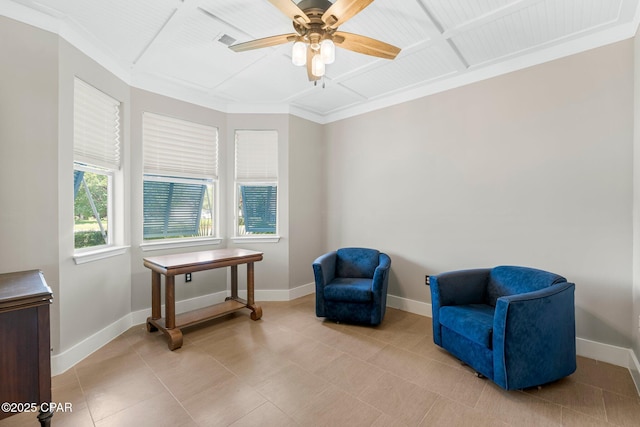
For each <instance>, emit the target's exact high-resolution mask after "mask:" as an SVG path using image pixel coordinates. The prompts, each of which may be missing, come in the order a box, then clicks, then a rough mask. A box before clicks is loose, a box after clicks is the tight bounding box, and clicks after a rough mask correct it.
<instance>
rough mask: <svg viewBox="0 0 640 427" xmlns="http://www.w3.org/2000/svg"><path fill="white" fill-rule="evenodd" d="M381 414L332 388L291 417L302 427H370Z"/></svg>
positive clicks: (299, 408) (300, 408)
mask: <svg viewBox="0 0 640 427" xmlns="http://www.w3.org/2000/svg"><path fill="white" fill-rule="evenodd" d="M380 414H381V413H380V411H378V410H376V409H374V408H372V407H371V406H369V405H367V404H366V403H364V402H362V401H360V400H358V399H356V398H355V397H353V396H352V395H350V394H347V393H345V392H343V391H340V390H338V389H337V388H336V387H333V386H332V387H330V388H328V389H327V390H325V391H324V392H322V393H320V394H319V395H318V396H317V397H316V398H315V399H313V400H310V401H308V402H306V403H305V404H304V405H301V406H299V407H298V408H297V409H296V410H295V411H294V412H293V413H292V414H291V417H292V418H294V419H295V420H296V421H297V422H298V423H299V424H300V425H302V426H309V427H311V426H314V427H334V426H349V427H359V426H361V427H369V426H370V425H371V424H372V423H373V422H374V421H375V420H376V419H377V418H378V417H379V416H380Z"/></svg>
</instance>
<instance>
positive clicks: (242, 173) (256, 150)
mask: <svg viewBox="0 0 640 427" xmlns="http://www.w3.org/2000/svg"><path fill="white" fill-rule="evenodd" d="M236 179H237V180H243V181H253V182H259V181H277V179H278V132H277V131H274V130H269V131H253V130H239V131H236Z"/></svg>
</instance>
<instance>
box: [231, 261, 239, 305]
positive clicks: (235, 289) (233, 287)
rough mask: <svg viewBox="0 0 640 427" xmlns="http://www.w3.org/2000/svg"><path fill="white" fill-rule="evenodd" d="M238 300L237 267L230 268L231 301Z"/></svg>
mask: <svg viewBox="0 0 640 427" xmlns="http://www.w3.org/2000/svg"><path fill="white" fill-rule="evenodd" d="M237 298H238V266H237V265H232V266H231V299H237Z"/></svg>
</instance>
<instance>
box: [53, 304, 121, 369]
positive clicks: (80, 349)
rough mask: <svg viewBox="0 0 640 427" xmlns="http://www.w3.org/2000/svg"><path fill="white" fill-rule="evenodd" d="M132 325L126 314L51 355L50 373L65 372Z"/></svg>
mask: <svg viewBox="0 0 640 427" xmlns="http://www.w3.org/2000/svg"><path fill="white" fill-rule="evenodd" d="M133 325H134V324H133V323H132V322H131V314H128V315H126V316H124V317H122V318H120V319H119V320H116V321H115V322H113V323H112V324H110V325H109V326H107V327H106V328H104V329H102V330H100V331H98V332H96V333H95V334H93V335H91V336H89V337H87V338H85V339H84V340H82V341H80V342H79V343H77V344H75V345H74V346H72V347H71V348H69V349H67V350H65V351H63V352H62V353H58V354H54V355H52V356H51V375H52V376H53V375H59V374H61V373H63V372H65V371H66V370H67V369H69V368H71V367H73V366H74V365H75V364H76V363H78V362H80V361H81V360H82V359H84V358H86V357H87V356H89V355H90V354H91V353H93V352H95V351H96V350H99V349H100V348H101V347H102V346H104V345H105V344H107V343H109V342H110V341H112V340H113V339H114V338H117V337H118V336H119V335H120V334H122V333H123V332H124V331H126V330H127V329H129V328H130V327H131V326H133Z"/></svg>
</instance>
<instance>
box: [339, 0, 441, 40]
mask: <svg viewBox="0 0 640 427" xmlns="http://www.w3.org/2000/svg"><path fill="white" fill-rule="evenodd" d="M375 5H376V7H375V8H372V7H368V8H366V9H364V10H363V11H362V12H360V13H359V14H358V15H357V18H354V19H352V20H350V21H348V22H346V23H345V24H344V25H342V26H340V28H339V30H340V31H347V32H350V33H356V34H361V35H363V36H367V37H372V38H375V39H379V40H381V41H383V42H385V43H389V44H392V45H394V46H397V47H399V48H401V49H404V48H407V47H409V46H411V45H414V44H416V43H421V42H424V41H427V40H429V32H430V30H432V29H433V28H434V26H433V23H432V22H431V20H430V19H429V17H428V15H427V14H426V13H425V11H424V9H423V8H422V7H421V6H420V4H419V3H418V2H416V1H406V0H405V1H397V0H377V1H376V2H375Z"/></svg>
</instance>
